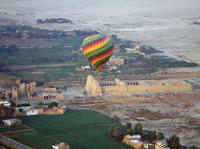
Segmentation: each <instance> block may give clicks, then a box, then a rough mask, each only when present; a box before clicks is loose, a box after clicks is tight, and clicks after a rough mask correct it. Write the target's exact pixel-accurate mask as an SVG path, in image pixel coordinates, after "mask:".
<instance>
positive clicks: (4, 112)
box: [0, 105, 14, 121]
mask: <svg viewBox="0 0 200 149" xmlns="http://www.w3.org/2000/svg"><path fill="white" fill-rule="evenodd" d="M13 113H14V109H13V108H12V107H4V106H2V105H0V121H1V120H3V119H8V118H12V117H13Z"/></svg>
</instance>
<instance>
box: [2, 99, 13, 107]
mask: <svg viewBox="0 0 200 149" xmlns="http://www.w3.org/2000/svg"><path fill="white" fill-rule="evenodd" d="M0 105H3V106H4V107H10V106H11V103H10V102H9V101H7V100H3V101H0Z"/></svg>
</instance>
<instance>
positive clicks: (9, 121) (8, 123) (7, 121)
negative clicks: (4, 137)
mask: <svg viewBox="0 0 200 149" xmlns="http://www.w3.org/2000/svg"><path fill="white" fill-rule="evenodd" d="M2 122H3V123H4V125H5V126H8V127H11V126H13V125H14V124H15V123H17V122H20V123H21V121H20V120H19V119H7V120H2Z"/></svg>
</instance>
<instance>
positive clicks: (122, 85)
mask: <svg viewBox="0 0 200 149" xmlns="http://www.w3.org/2000/svg"><path fill="white" fill-rule="evenodd" d="M85 89H86V91H87V92H89V93H91V94H92V95H93V96H102V95H125V94H127V93H131V94H143V93H159V92H176V91H191V90H192V86H191V85H190V84H188V83H186V82H184V81H181V80H134V81H131V80H124V81H122V80H119V79H117V78H116V79H115V81H98V80H96V79H95V78H94V77H93V76H91V75H89V76H88V77H87V82H86V86H85Z"/></svg>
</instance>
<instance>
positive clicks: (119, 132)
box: [108, 122, 164, 142]
mask: <svg viewBox="0 0 200 149" xmlns="http://www.w3.org/2000/svg"><path fill="white" fill-rule="evenodd" d="M125 135H141V137H142V138H143V139H144V140H147V141H149V142H152V141H153V140H160V139H163V138H164V135H163V134H162V133H160V132H156V131H144V130H143V128H142V124H141V123H137V124H135V126H134V127H133V128H132V124H131V123H129V122H128V123H127V124H126V128H125V129H120V128H119V127H114V126H110V127H109V129H108V136H109V137H112V138H114V139H115V140H117V141H122V140H123V138H124V136H125Z"/></svg>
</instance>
